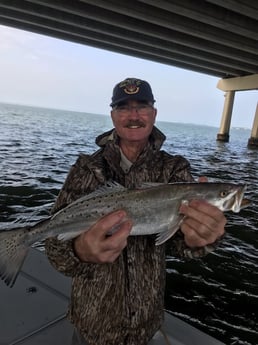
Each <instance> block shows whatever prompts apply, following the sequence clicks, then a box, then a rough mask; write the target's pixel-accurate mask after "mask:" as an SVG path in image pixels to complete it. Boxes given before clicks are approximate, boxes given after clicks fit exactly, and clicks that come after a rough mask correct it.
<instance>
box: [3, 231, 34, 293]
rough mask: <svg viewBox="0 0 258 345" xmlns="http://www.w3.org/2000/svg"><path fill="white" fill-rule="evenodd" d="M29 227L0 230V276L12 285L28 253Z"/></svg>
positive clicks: (8, 284) (7, 283)
mask: <svg viewBox="0 0 258 345" xmlns="http://www.w3.org/2000/svg"><path fill="white" fill-rule="evenodd" d="M28 230H29V228H16V229H13V230H3V231H0V277H1V279H2V280H4V282H5V283H6V285H7V286H10V287H12V286H13V285H14V283H15V281H16V278H17V276H18V274H19V272H20V269H21V267H22V264H23V262H24V260H25V258H26V256H27V254H28V250H29V244H28V241H27V237H28Z"/></svg>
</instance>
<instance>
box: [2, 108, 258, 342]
mask: <svg viewBox="0 0 258 345" xmlns="http://www.w3.org/2000/svg"><path fill="white" fill-rule="evenodd" d="M157 126H158V127H159V128H160V129H161V130H162V131H163V132H164V133H165V134H166V136H167V138H168V139H167V142H166V144H165V146H164V148H165V149H166V150H168V151H169V152H171V153H174V154H182V155H184V156H185V157H187V158H188V159H189V160H190V162H191V165H192V171H193V175H194V176H195V177H197V176H200V175H205V176H207V177H208V178H209V180H210V181H231V182H245V183H247V185H248V192H247V197H248V198H250V199H252V201H253V203H252V206H250V207H249V208H247V209H245V210H242V211H241V213H240V214H228V215H227V218H228V224H227V234H226V236H225V238H224V240H223V242H222V243H221V245H220V247H219V248H218V249H217V251H216V252H215V253H213V254H210V255H209V256H207V257H206V258H204V259H202V260H196V261H187V262H185V261H184V260H179V259H178V258H175V257H173V256H172V255H171V253H168V255H167V290H166V302H165V305H166V309H167V310H168V311H169V312H171V313H172V314H174V315H176V316H178V317H180V318H182V319H183V320H185V321H187V322H189V323H191V324H192V325H194V326H195V327H197V328H199V329H201V330H203V331H204V332H206V333H209V334H211V335H212V336H214V337H215V338H217V339H220V340H221V341H223V342H225V343H226V344H228V345H236V344H237V345H257V344H258V312H257V311H258V273H257V259H258V250H257V249H258V220H257V214H258V212H257V206H258V185H257V179H258V150H251V149H248V148H247V147H246V145H247V140H248V138H249V136H250V130H245V129H241V128H239V129H237V128H235V129H232V130H231V133H230V142H229V143H218V142H216V140H215V139H216V134H217V132H218V129H216V128H213V127H206V126H198V125H191V124H177V123H162V122H160V123H157ZM110 128H111V121H110V118H109V117H106V116H101V115H93V114H85V113H76V112H69V111H58V110H50V109H41V108H33V107H25V106H15V105H7V104H0V129H1V130H0V207H1V212H0V228H2V229H5V228H9V227H13V226H14V225H16V224H15V223H17V222H19V223H24V224H25V223H27V222H28V221H29V222H36V221H38V220H40V219H42V218H44V217H45V216H46V215H48V212H49V210H50V208H51V205H52V204H53V202H54V200H55V198H56V195H57V193H58V191H59V189H60V188H61V186H62V184H63V182H64V179H65V177H66V175H67V172H68V170H69V167H70V166H71V164H73V163H74V161H75V159H76V158H77V156H78V153H80V152H88V153H89V152H93V151H94V150H96V145H95V137H96V136H97V135H98V134H100V133H102V132H103V131H105V130H108V129H110ZM205 345H206V344H205ZM207 345H208V344H207Z"/></svg>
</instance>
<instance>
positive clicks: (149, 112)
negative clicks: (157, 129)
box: [111, 100, 157, 142]
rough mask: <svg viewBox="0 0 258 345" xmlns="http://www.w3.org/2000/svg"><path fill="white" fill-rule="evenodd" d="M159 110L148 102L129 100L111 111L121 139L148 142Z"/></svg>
mask: <svg viewBox="0 0 258 345" xmlns="http://www.w3.org/2000/svg"><path fill="white" fill-rule="evenodd" d="M156 115H157V110H156V109H155V108H153V106H152V105H151V104H149V103H148V102H141V101H132V100H131V101H127V102H123V103H119V104H118V105H117V106H116V107H114V109H113V110H112V111H111V117H112V120H113V124H114V126H115V129H116V131H117V134H118V135H119V137H120V139H121V140H124V141H127V142H146V141H147V140H148V137H149V135H150V133H151V131H152V128H153V125H154V123H155V119H156Z"/></svg>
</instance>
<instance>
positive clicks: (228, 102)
mask: <svg viewBox="0 0 258 345" xmlns="http://www.w3.org/2000/svg"><path fill="white" fill-rule="evenodd" d="M234 98H235V91H227V92H226V94H225V102H224V109H223V113H222V118H221V123H220V130H219V133H218V134H217V140H218V141H224V142H228V141H229V130H230V123H231V117H232V110H233V105H234Z"/></svg>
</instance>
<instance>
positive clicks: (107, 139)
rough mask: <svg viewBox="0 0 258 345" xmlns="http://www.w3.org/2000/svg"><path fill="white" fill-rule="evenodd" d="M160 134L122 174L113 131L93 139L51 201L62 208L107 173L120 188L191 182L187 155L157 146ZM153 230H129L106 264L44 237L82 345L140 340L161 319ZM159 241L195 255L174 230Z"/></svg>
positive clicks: (159, 264) (130, 344)
mask: <svg viewBox="0 0 258 345" xmlns="http://www.w3.org/2000/svg"><path fill="white" fill-rule="evenodd" d="M164 140H165V136H164V135H163V134H162V133H161V132H160V131H159V130H158V129H157V128H155V127H154V129H153V132H152V134H151V136H150V140H149V144H148V145H147V146H146V148H145V150H144V151H143V152H142V153H141V155H140V156H139V157H138V159H137V161H136V162H135V163H134V164H133V165H132V166H131V168H130V170H129V171H128V172H127V173H125V172H124V171H123V170H122V169H121V167H120V148H119V138H118V137H117V135H116V132H115V130H112V131H110V132H108V133H104V134H103V135H101V136H99V137H98V138H97V139H96V142H97V144H98V145H99V146H100V149H99V150H98V151H97V152H95V153H94V154H92V155H84V154H82V155H80V156H79V158H78V160H77V161H76V163H75V164H74V165H73V166H72V168H71V170H70V172H69V174H68V176H67V179H66V181H65V183H64V185H63V188H62V189H61V191H60V193H59V196H58V198H57V200H56V203H55V205H54V208H53V212H56V211H57V210H59V209H61V208H63V207H64V206H66V205H67V204H69V203H71V202H72V201H74V200H76V199H77V198H79V197H81V196H82V195H84V194H86V193H90V192H91V191H93V190H94V189H96V187H97V186H99V185H101V184H104V183H105V181H107V180H110V179H112V180H115V181H117V182H119V183H120V184H122V185H124V186H125V187H129V188H132V187H135V186H137V185H140V184H141V183H142V182H179V181H180V182H181V181H192V180H193V178H192V176H191V173H190V165H189V162H188V161H187V160H186V159H185V158H183V157H182V156H178V155H177V156H172V155H170V154H168V153H166V152H165V151H162V150H161V146H162V143H163V142H164ZM154 239H155V236H137V237H133V236H129V239H128V245H127V247H126V248H125V249H124V250H123V252H122V254H121V255H120V256H119V258H118V259H117V260H116V261H115V262H114V263H112V264H110V263H108V264H93V263H83V262H81V261H80V260H79V259H78V258H77V257H76V255H75V253H74V251H73V243H72V240H71V241H66V242H60V241H58V240H57V239H56V238H52V239H49V240H47V241H46V252H47V255H48V258H49V260H50V262H51V263H52V265H53V266H54V267H55V268H56V269H57V270H58V271H60V272H63V273H64V274H66V275H68V276H71V277H72V293H71V303H70V307H69V312H68V316H69V318H70V320H71V321H72V323H73V324H74V325H75V327H76V328H77V329H78V330H79V332H80V333H81V334H82V336H83V337H84V338H85V339H86V341H87V342H88V343H89V344H90V345H135V344H137V345H145V344H147V342H148V341H149V339H151V338H152V336H153V335H154V334H155V332H156V331H157V330H158V329H159V328H160V326H161V324H162V321H163V316H164V315H163V307H164V290H165V245H161V246H155V241H154ZM166 244H169V246H170V248H172V250H173V252H174V253H175V254H177V255H178V254H179V255H181V256H200V255H203V254H205V248H203V249H202V250H200V249H198V250H196V251H193V250H190V249H189V248H187V247H186V245H185V243H184V240H183V236H182V233H181V232H180V230H179V231H178V232H177V234H176V235H175V236H174V237H173V238H172V239H171V240H170V241H168V242H167V243H166Z"/></svg>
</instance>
